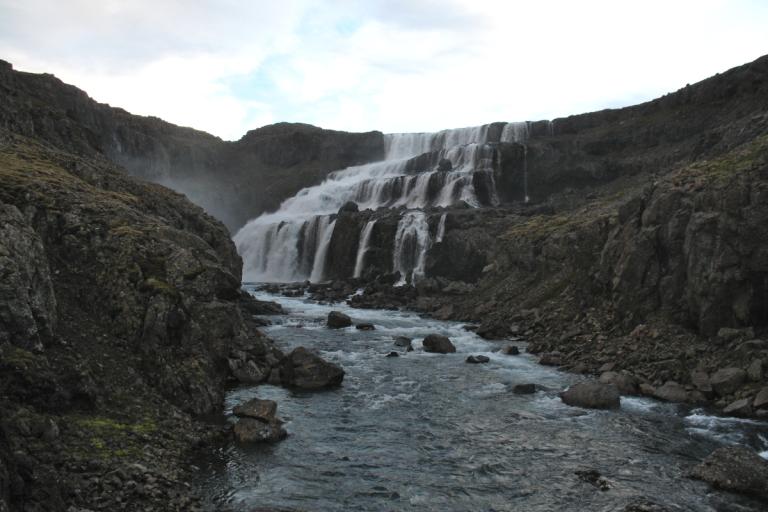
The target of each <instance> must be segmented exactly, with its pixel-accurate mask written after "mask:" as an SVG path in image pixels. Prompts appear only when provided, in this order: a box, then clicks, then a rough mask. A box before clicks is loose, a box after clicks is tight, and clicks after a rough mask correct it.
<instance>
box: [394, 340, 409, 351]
mask: <svg viewBox="0 0 768 512" xmlns="http://www.w3.org/2000/svg"><path fill="white" fill-rule="evenodd" d="M395 346H396V347H403V348H404V349H406V351H407V352H411V351H412V350H413V345H412V340H411V338H407V337H405V336H396V337H395Z"/></svg>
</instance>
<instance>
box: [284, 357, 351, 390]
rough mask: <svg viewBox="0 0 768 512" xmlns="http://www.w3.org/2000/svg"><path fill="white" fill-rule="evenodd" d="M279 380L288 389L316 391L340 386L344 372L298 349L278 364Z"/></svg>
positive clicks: (336, 366) (338, 367)
mask: <svg viewBox="0 0 768 512" xmlns="http://www.w3.org/2000/svg"><path fill="white" fill-rule="evenodd" d="M280 379H281V382H282V384H283V385H285V386H288V387H293V388H299V389H306V390H318V389H324V388H332V387H336V386H340V385H341V382H342V381H343V380H344V370H342V369H341V367H340V366H338V365H335V364H333V363H329V362H327V361H325V360H323V359H322V358H321V357H319V356H317V355H315V354H313V353H311V352H310V351H309V350H307V349H305V348H304V347H299V348H297V349H294V350H293V351H292V352H291V353H290V354H288V355H287V356H286V357H285V359H283V361H282V362H281V363H280Z"/></svg>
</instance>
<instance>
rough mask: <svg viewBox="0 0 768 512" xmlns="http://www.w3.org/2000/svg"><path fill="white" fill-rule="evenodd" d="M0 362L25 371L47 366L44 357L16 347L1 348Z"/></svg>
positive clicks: (5, 346)
mask: <svg viewBox="0 0 768 512" xmlns="http://www.w3.org/2000/svg"><path fill="white" fill-rule="evenodd" d="M0 362H2V363H5V364H7V365H10V366H13V367H16V368H19V369H21V370H24V371H27V370H30V369H34V368H39V367H40V366H42V365H44V364H45V360H44V359H43V358H42V357H40V356H37V355H35V354H33V353H32V352H30V351H29V350H24V349H23V348H19V347H16V346H14V345H4V346H2V347H0Z"/></svg>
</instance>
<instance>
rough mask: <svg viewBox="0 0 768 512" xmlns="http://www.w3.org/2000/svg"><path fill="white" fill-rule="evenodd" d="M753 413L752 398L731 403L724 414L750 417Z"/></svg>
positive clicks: (724, 410)
mask: <svg viewBox="0 0 768 512" xmlns="http://www.w3.org/2000/svg"><path fill="white" fill-rule="evenodd" d="M751 412H752V399H750V398H742V399H741V400H736V401H734V402H731V403H730V404H728V406H727V407H726V408H725V409H723V414H731V415H733V416H749V414H750V413H751Z"/></svg>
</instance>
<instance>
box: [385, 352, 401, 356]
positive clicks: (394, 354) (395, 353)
mask: <svg viewBox="0 0 768 512" xmlns="http://www.w3.org/2000/svg"><path fill="white" fill-rule="evenodd" d="M386 357H400V354H398V353H397V352H394V351H393V352H390V353H389V354H387V356H386Z"/></svg>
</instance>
